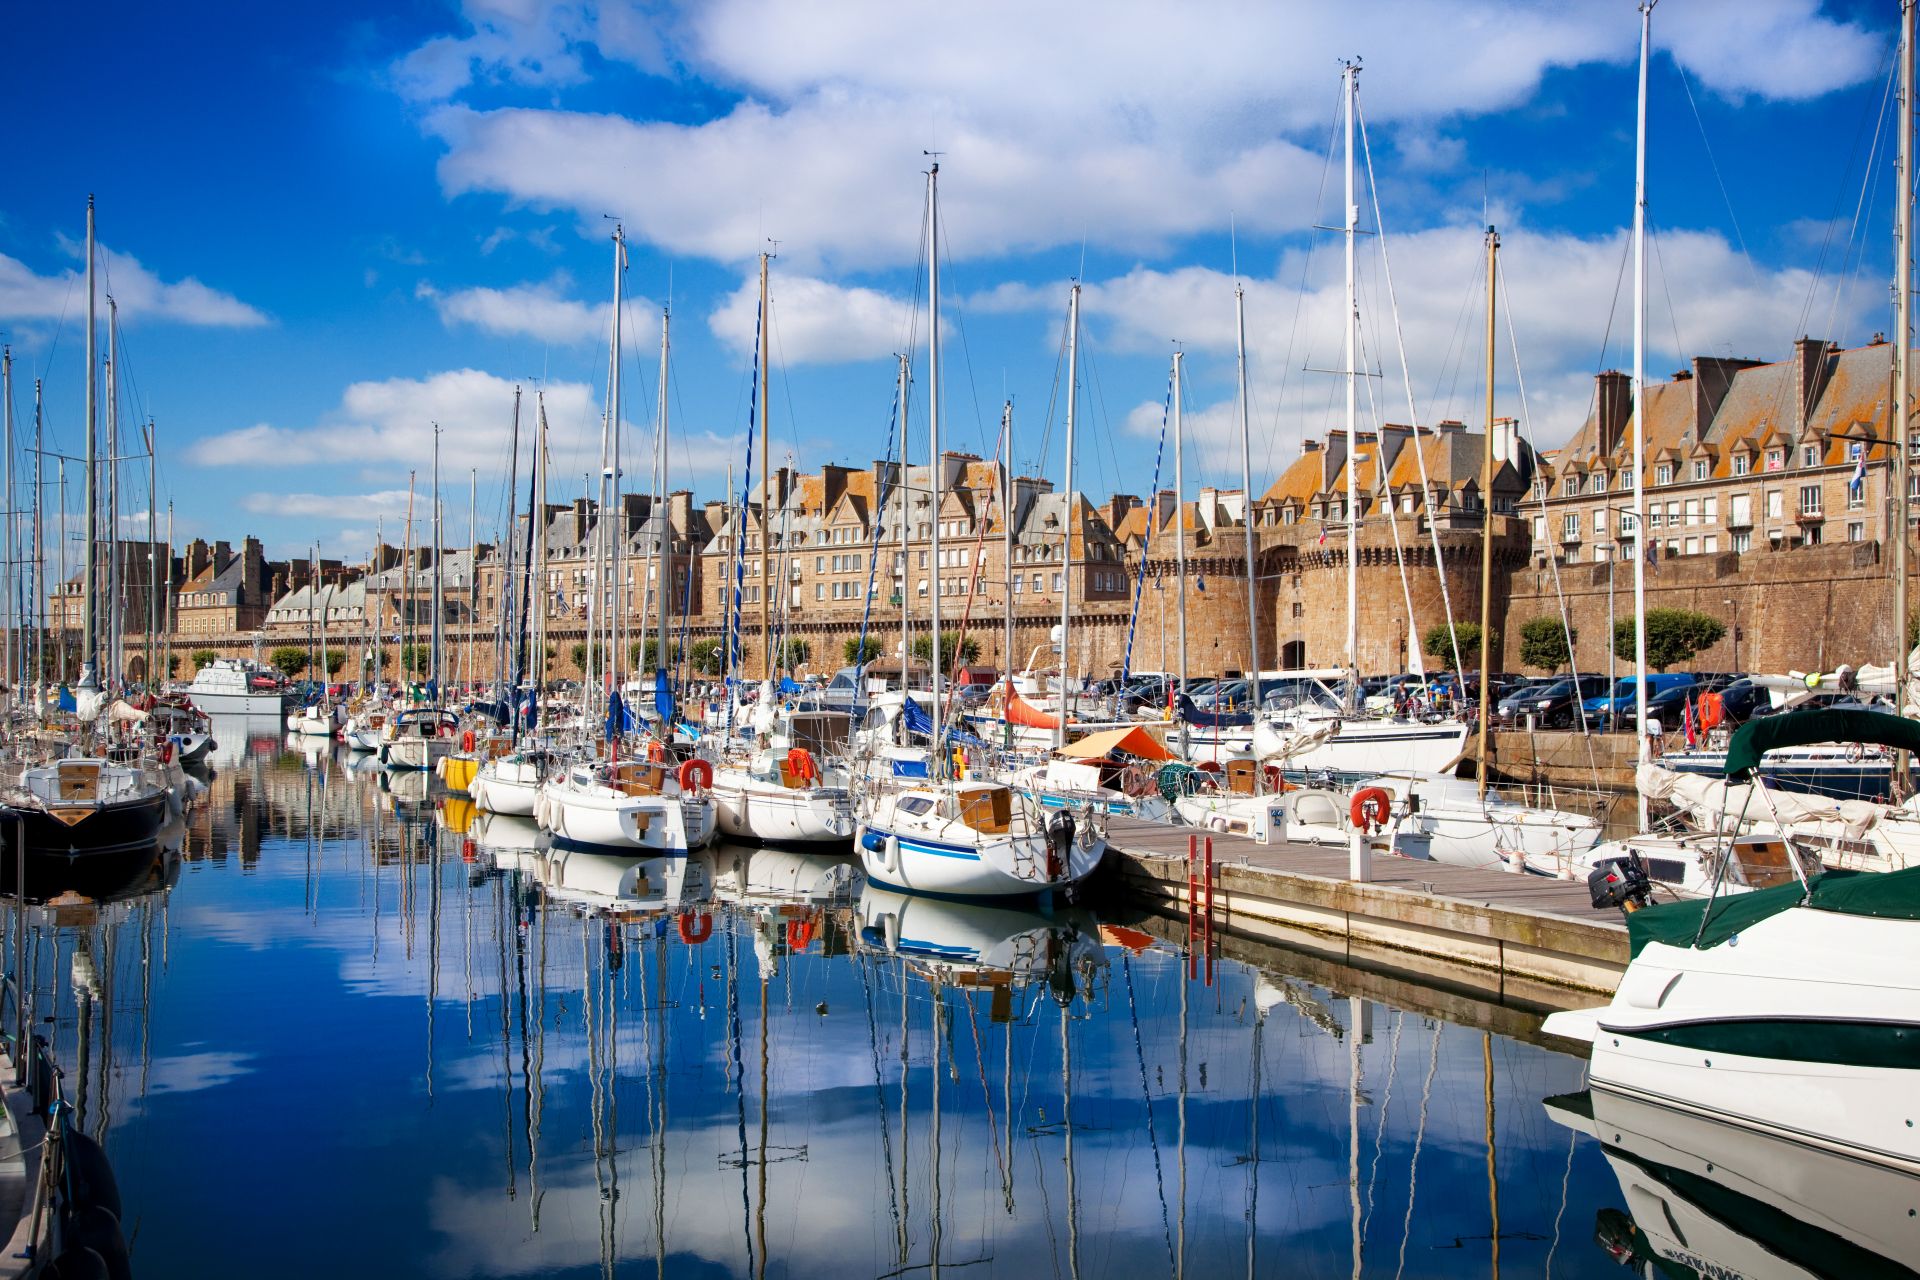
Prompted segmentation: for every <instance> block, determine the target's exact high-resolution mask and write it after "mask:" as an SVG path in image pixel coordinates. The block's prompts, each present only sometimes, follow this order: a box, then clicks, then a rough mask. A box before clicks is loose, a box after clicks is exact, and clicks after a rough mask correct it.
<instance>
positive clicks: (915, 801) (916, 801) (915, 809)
mask: <svg viewBox="0 0 1920 1280" xmlns="http://www.w3.org/2000/svg"><path fill="white" fill-rule="evenodd" d="M931 808H933V800H932V799H931V798H930V797H928V796H908V797H906V798H905V799H904V800H902V801H901V802H900V804H899V809H900V812H902V813H925V812H926V811H927V810H929V809H931Z"/></svg>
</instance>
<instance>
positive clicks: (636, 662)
mask: <svg viewBox="0 0 1920 1280" xmlns="http://www.w3.org/2000/svg"><path fill="white" fill-rule="evenodd" d="M659 652H660V640H659V638H658V637H657V636H648V637H647V642H646V645H645V646H644V647H643V646H642V645H641V643H640V642H639V641H638V640H635V641H634V642H633V643H631V644H629V645H628V646H627V661H628V663H629V664H631V665H632V666H633V667H634V668H635V669H636V670H639V671H651V670H653V669H654V668H655V667H657V666H659V665H660V664H659V663H658V662H657V661H656V660H655V655H656V654H658V653H659ZM678 661H680V646H679V645H677V644H669V645H668V646H667V665H668V666H672V665H673V664H674V663H676V662H678Z"/></svg>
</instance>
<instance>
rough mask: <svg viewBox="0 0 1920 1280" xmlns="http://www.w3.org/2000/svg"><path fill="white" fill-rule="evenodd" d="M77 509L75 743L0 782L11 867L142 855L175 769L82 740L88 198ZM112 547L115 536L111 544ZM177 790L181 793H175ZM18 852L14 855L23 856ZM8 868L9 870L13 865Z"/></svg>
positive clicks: (94, 522) (92, 720) (90, 574)
mask: <svg viewBox="0 0 1920 1280" xmlns="http://www.w3.org/2000/svg"><path fill="white" fill-rule="evenodd" d="M86 253H87V353H86V360H87V392H86V405H87V458H86V467H87V479H86V485H87V489H86V492H87V505H86V537H85V539H84V547H85V552H84V560H83V563H84V566H85V567H84V569H83V575H84V578H85V583H86V585H85V589H84V590H83V591H82V593H81V644H82V645H83V646H84V647H83V651H82V667H81V680H80V689H79V696H78V698H77V699H76V702H77V703H78V713H79V716H80V720H81V731H82V734H83V741H82V743H81V744H80V749H78V750H73V749H69V750H68V752H67V753H66V754H64V755H62V756H60V757H59V758H57V759H53V760H48V761H43V762H37V763H36V762H25V763H17V764H16V765H15V766H14V767H12V768H9V769H7V770H6V772H5V775H4V776H0V848H4V850H5V851H6V852H7V853H8V854H9V855H10V856H11V857H13V858H15V859H18V858H19V857H20V856H21V855H22V854H23V853H24V854H25V855H27V856H28V857H32V856H33V855H36V854H41V855H57V856H62V857H67V858H78V857H82V856H88V855H101V854H114V853H124V852H126V851H128V850H143V849H150V848H151V847H152V845H153V843H154V840H155V837H156V836H157V834H158V833H159V831H160V828H161V825H162V824H163V823H164V822H165V821H166V818H167V811H168V808H169V805H170V802H171V800H170V798H171V796H172V794H173V793H172V784H173V782H174V777H173V775H177V774H178V773H179V765H178V763H177V762H176V761H174V760H172V759H171V757H170V756H169V757H168V758H167V759H164V760H162V759H159V758H155V757H152V756H148V755H146V754H144V753H142V752H140V751H139V750H137V749H128V748H124V747H117V748H116V747H109V746H108V745H107V744H106V743H105V742H104V741H103V742H102V743H101V749H100V754H99V755H95V754H93V753H92V751H91V750H90V749H89V744H88V743H87V742H86V741H85V739H86V738H91V737H93V736H94V735H96V734H97V733H98V732H99V731H100V726H101V724H102V723H103V722H104V721H105V720H106V717H105V716H104V715H103V712H104V710H105V702H106V699H105V696H104V695H103V694H102V693H101V690H100V685H99V677H98V671H99V663H100V650H99V645H100V631H101V627H100V623H99V616H98V615H99V609H98V605H99V595H100V576H99V572H98V555H99V540H100V539H99V529H100V521H99V513H98V511H97V510H96V490H97V487H98V486H97V479H98V470H99V468H98V463H97V459H96V451H95V423H96V422H97V421H98V411H97V407H96V404H95V394H96V392H97V390H98V382H99V378H98V365H97V362H96V355H95V351H94V343H95V340H96V333H97V326H96V324H95V321H94V258H95V252H94V221H93V198H92V197H91V196H89V197H88V198H87V244H86ZM116 537H117V535H116ZM182 785H184V784H182ZM23 844H24V847H23ZM14 865H15V866H16V867H17V866H18V865H19V864H18V862H17V861H16V862H15V864H14Z"/></svg>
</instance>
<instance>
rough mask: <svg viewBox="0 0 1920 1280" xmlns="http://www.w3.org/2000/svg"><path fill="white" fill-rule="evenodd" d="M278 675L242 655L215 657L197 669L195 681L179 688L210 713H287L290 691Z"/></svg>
mask: <svg viewBox="0 0 1920 1280" xmlns="http://www.w3.org/2000/svg"><path fill="white" fill-rule="evenodd" d="M278 686H279V677H278V676H277V675H276V674H275V673H274V672H272V671H269V670H268V669H267V668H265V667H262V666H260V665H259V664H257V663H254V662H249V661H247V660H245V659H243V658H215V659H214V660H213V661H212V662H209V663H208V664H207V665H206V666H204V667H201V668H200V670H198V671H197V672H195V673H194V676H193V683H192V684H189V685H187V686H186V687H185V688H184V689H181V690H180V692H182V693H184V694H185V695H186V696H187V697H188V698H190V699H192V700H193V705H194V706H196V707H198V708H200V710H202V711H204V712H206V713H207V714H208V715H238V716H273V717H275V718H278V717H281V716H284V715H285V714H286V697H287V695H286V694H285V693H284V692H283V691H282V690H281V689H280V688H279V687H278Z"/></svg>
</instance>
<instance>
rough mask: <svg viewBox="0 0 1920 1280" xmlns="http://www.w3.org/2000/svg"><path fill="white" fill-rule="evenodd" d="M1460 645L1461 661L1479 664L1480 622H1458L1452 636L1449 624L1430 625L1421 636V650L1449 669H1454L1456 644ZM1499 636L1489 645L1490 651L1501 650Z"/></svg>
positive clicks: (1454, 625)
mask: <svg viewBox="0 0 1920 1280" xmlns="http://www.w3.org/2000/svg"><path fill="white" fill-rule="evenodd" d="M1455 644H1458V645H1459V646H1460V661H1462V662H1468V663H1472V664H1474V665H1476V666H1477V665H1479V659H1480V624H1479V623H1477V622H1456V623H1454V624H1453V633H1452V635H1451V636H1449V635H1448V633H1447V624H1446V623H1444V622H1442V623H1438V624H1436V625H1434V626H1431V627H1428V628H1427V630H1426V634H1424V635H1422V636H1421V637H1420V652H1422V653H1424V654H1426V655H1427V656H1428V657H1429V658H1437V659H1439V661H1440V665H1441V666H1442V667H1445V668H1446V669H1447V670H1448V671H1451V670H1453V649H1454V645H1455ZM1499 648H1500V646H1499V643H1498V637H1494V639H1493V642H1492V643H1489V644H1488V645H1487V649H1488V651H1489V652H1490V653H1497V652H1499Z"/></svg>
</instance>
